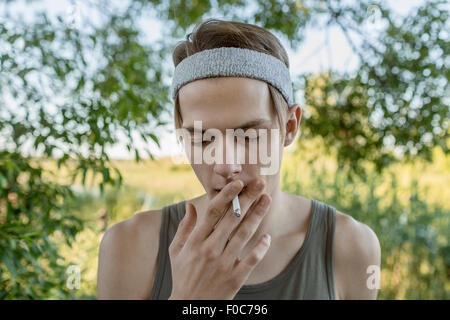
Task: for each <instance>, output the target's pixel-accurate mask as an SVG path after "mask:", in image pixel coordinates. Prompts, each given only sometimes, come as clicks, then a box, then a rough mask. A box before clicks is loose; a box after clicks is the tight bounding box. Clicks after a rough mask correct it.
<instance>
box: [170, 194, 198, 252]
mask: <svg viewBox="0 0 450 320" xmlns="http://www.w3.org/2000/svg"><path fill="white" fill-rule="evenodd" d="M185 209H186V214H185V215H184V218H183V219H182V220H181V222H180V224H179V225H178V230H177V232H176V233H175V236H174V237H173V240H172V243H171V244H170V248H169V249H170V251H171V253H172V254H175V255H176V254H178V252H180V251H181V249H182V248H183V247H184V245H185V243H186V241H187V239H188V237H189V235H190V234H191V232H192V229H194V227H195V223H196V221H197V210H196V209H195V206H194V205H193V204H192V203H188V202H186V203H185Z"/></svg>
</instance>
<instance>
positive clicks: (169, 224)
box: [150, 200, 186, 300]
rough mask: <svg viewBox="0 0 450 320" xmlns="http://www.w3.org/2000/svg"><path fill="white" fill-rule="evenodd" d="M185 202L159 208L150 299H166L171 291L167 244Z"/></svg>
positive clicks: (182, 214) (178, 222)
mask: <svg viewBox="0 0 450 320" xmlns="http://www.w3.org/2000/svg"><path fill="white" fill-rule="evenodd" d="M185 202H186V200H182V201H180V202H177V203H174V204H171V205H167V206H164V207H163V208H162V210H161V226H160V234H159V249H158V257H157V262H156V274H155V279H154V282H153V288H152V291H151V294H150V299H151V300H167V299H168V298H169V297H170V294H171V293H172V273H171V266H170V257H169V246H170V244H171V242H172V240H173V238H174V236H175V234H176V232H177V230H178V225H179V224H180V221H181V219H183V217H184V214H185Z"/></svg>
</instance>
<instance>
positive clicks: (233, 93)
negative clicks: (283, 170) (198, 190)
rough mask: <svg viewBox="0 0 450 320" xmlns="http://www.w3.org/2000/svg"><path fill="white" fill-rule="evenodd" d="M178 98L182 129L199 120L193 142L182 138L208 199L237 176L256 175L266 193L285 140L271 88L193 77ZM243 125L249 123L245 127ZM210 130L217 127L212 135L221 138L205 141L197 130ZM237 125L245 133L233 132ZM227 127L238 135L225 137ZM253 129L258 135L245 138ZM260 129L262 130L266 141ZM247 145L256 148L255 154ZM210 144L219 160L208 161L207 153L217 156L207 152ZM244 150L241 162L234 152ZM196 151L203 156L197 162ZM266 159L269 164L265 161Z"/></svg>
mask: <svg viewBox="0 0 450 320" xmlns="http://www.w3.org/2000/svg"><path fill="white" fill-rule="evenodd" d="M179 102H180V113H181V117H182V119H183V128H186V129H188V128H190V130H193V128H194V127H195V124H197V125H198V124H199V122H197V123H194V121H201V129H200V131H198V132H197V135H195V134H194V132H193V131H192V132H191V139H192V140H191V143H188V141H186V140H185V141H186V143H185V148H186V151H187V153H188V158H189V160H190V163H191V165H192V168H193V169H194V172H195V174H196V175H197V177H198V179H199V180H200V182H201V183H202V185H203V187H204V188H205V191H206V192H207V194H208V197H209V198H212V197H214V196H215V195H217V193H218V191H217V190H219V189H221V188H223V187H224V186H225V185H226V184H227V183H228V182H230V181H232V180H235V179H240V180H242V181H243V182H244V185H247V184H248V183H250V181H252V180H253V179H255V178H256V177H261V178H262V179H264V180H265V182H266V191H265V192H268V193H271V192H272V190H273V188H275V187H276V186H277V185H278V180H279V168H280V164H281V156H282V151H283V139H281V141H280V135H279V134H280V131H279V126H278V120H277V115H276V113H275V110H274V109H273V107H272V105H271V97H270V92H269V88H268V86H267V84H266V83H265V82H264V81H260V80H255V79H249V78H243V77H220V78H209V79H201V80H196V81H193V82H190V83H188V84H186V85H184V86H183V87H182V88H181V89H180V91H179ZM246 124H250V126H249V127H247V126H246ZM197 128H198V126H197ZM212 128H214V129H216V131H215V132H216V133H220V135H221V137H222V139H216V136H214V137H213V138H212V139H210V141H208V139H207V138H205V135H202V134H201V131H202V130H203V131H206V130H208V129H212ZM239 128H241V129H242V130H243V131H235V130H236V129H239ZM227 129H232V130H233V131H232V132H234V135H236V136H237V137H242V139H238V138H236V137H233V136H230V135H228V136H227ZM249 129H250V130H249ZM251 129H253V130H251ZM259 129H264V130H263V131H260V130H259ZM271 129H278V130H273V131H272V130H271ZM195 130H197V129H195ZM209 131H210V132H211V130H209ZM251 131H253V133H256V136H250V138H248V137H247V138H245V133H246V132H247V133H249V132H251ZM230 132H231V131H228V133H230ZM261 133H263V134H264V133H265V135H266V138H265V139H264V138H262V136H261ZM214 135H215V133H214ZM227 137H228V138H227ZM244 138H245V139H244ZM227 139H228V142H229V143H227ZM251 144H253V146H256V148H257V151H256V152H255V149H254V148H252V147H251V146H250V145H251ZM213 146H214V147H215V148H216V151H219V152H222V155H221V156H220V157H219V158H220V161H217V159H218V158H215V160H213V161H209V162H208V163H207V161H205V159H204V158H205V157H207V156H208V155H211V154H212V155H214V154H215V155H216V156H217V155H218V153H217V152H212V153H211V152H206V151H207V149H208V148H209V150H210V151H211V148H212V147H213ZM261 147H264V148H263V149H265V150H263V149H261ZM238 148H240V151H238ZM242 151H244V153H245V160H244V158H243V157H241V160H240V161H238V160H237V154H238V152H242ZM194 153H197V155H200V156H201V158H200V161H197V160H198V159H199V158H197V160H196V161H194ZM255 153H256V154H255ZM261 153H262V154H261ZM233 154H234V155H233ZM241 154H242V153H241ZM252 155H253V157H252ZM227 157H228V158H227ZM230 157H232V158H230ZM251 157H252V159H253V160H251V159H250V158H251ZM230 159H231V161H230ZM254 159H256V161H255V160H254ZM269 159H270V162H273V163H269V164H268V160H269ZM242 160H244V161H242ZM269 166H270V167H271V168H272V170H266V171H265V172H266V173H264V170H261V168H268V167H269ZM273 168H275V170H273ZM267 172H269V174H267Z"/></svg>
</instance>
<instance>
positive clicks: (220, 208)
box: [192, 180, 244, 242]
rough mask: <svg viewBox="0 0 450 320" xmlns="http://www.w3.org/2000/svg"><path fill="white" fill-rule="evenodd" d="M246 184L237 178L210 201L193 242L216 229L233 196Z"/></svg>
mask: <svg viewBox="0 0 450 320" xmlns="http://www.w3.org/2000/svg"><path fill="white" fill-rule="evenodd" d="M243 186H244V184H243V183H242V181H240V180H236V181H233V182H230V183H229V184H227V185H226V186H225V187H224V188H223V189H222V190H221V191H220V192H219V194H217V195H216V196H215V197H214V198H213V199H212V200H211V202H210V204H209V206H208V209H207V211H206V213H205V216H204V217H203V218H202V221H201V222H200V223H199V224H198V225H197V226H196V230H194V232H193V234H192V242H203V241H204V240H205V239H206V238H207V237H208V236H209V235H210V234H211V232H212V231H213V230H214V227H215V226H216V224H217V222H218V221H219V219H220V218H222V216H223V213H224V212H225V210H227V209H228V207H229V206H230V203H231V201H232V200H233V198H234V197H235V196H236V195H237V194H238V193H239V192H240V191H241V190H242V188H243Z"/></svg>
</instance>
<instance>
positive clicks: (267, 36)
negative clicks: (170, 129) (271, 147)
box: [172, 19, 289, 137]
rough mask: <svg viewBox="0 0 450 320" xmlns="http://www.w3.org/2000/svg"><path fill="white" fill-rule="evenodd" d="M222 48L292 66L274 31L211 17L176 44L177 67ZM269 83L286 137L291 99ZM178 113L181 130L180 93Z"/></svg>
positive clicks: (176, 109)
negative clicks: (260, 54)
mask: <svg viewBox="0 0 450 320" xmlns="http://www.w3.org/2000/svg"><path fill="white" fill-rule="evenodd" d="M220 47H237V48H245V49H251V50H256V51H259V52H263V53H266V54H270V55H272V56H274V57H275V58H278V59H279V60H281V61H282V62H283V63H284V64H285V65H286V67H287V68H289V57H288V55H287V52H286V50H285V49H284V47H283V46H282V45H281V43H280V41H279V40H278V38H277V37H276V36H275V35H273V34H272V33H271V32H269V31H268V30H266V29H264V28H261V27H258V26H256V25H253V24H247V23H242V22H235V21H224V20H219V19H208V20H205V21H204V22H202V23H200V24H198V25H196V27H195V29H194V31H193V32H191V33H189V34H188V35H187V36H186V40H185V41H181V42H180V43H178V44H177V45H176V47H175V49H174V51H173V55H172V58H173V64H174V65H175V67H176V66H177V65H178V64H179V63H180V62H181V61H183V59H185V58H187V57H188V56H191V55H193V54H195V53H197V52H200V51H203V50H208V49H214V48H220ZM267 85H268V86H269V91H270V95H271V98H272V99H271V102H272V107H274V108H275V111H276V113H277V115H278V122H279V125H280V134H281V137H284V134H285V126H286V118H287V110H288V106H287V102H286V100H285V99H284V98H283V96H282V95H281V93H280V92H279V91H278V90H277V89H276V88H275V87H273V86H272V85H271V84H269V83H267ZM174 116H175V128H176V129H179V128H181V126H182V122H183V119H182V118H181V113H180V104H179V100H178V94H177V96H176V99H175V110H174Z"/></svg>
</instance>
